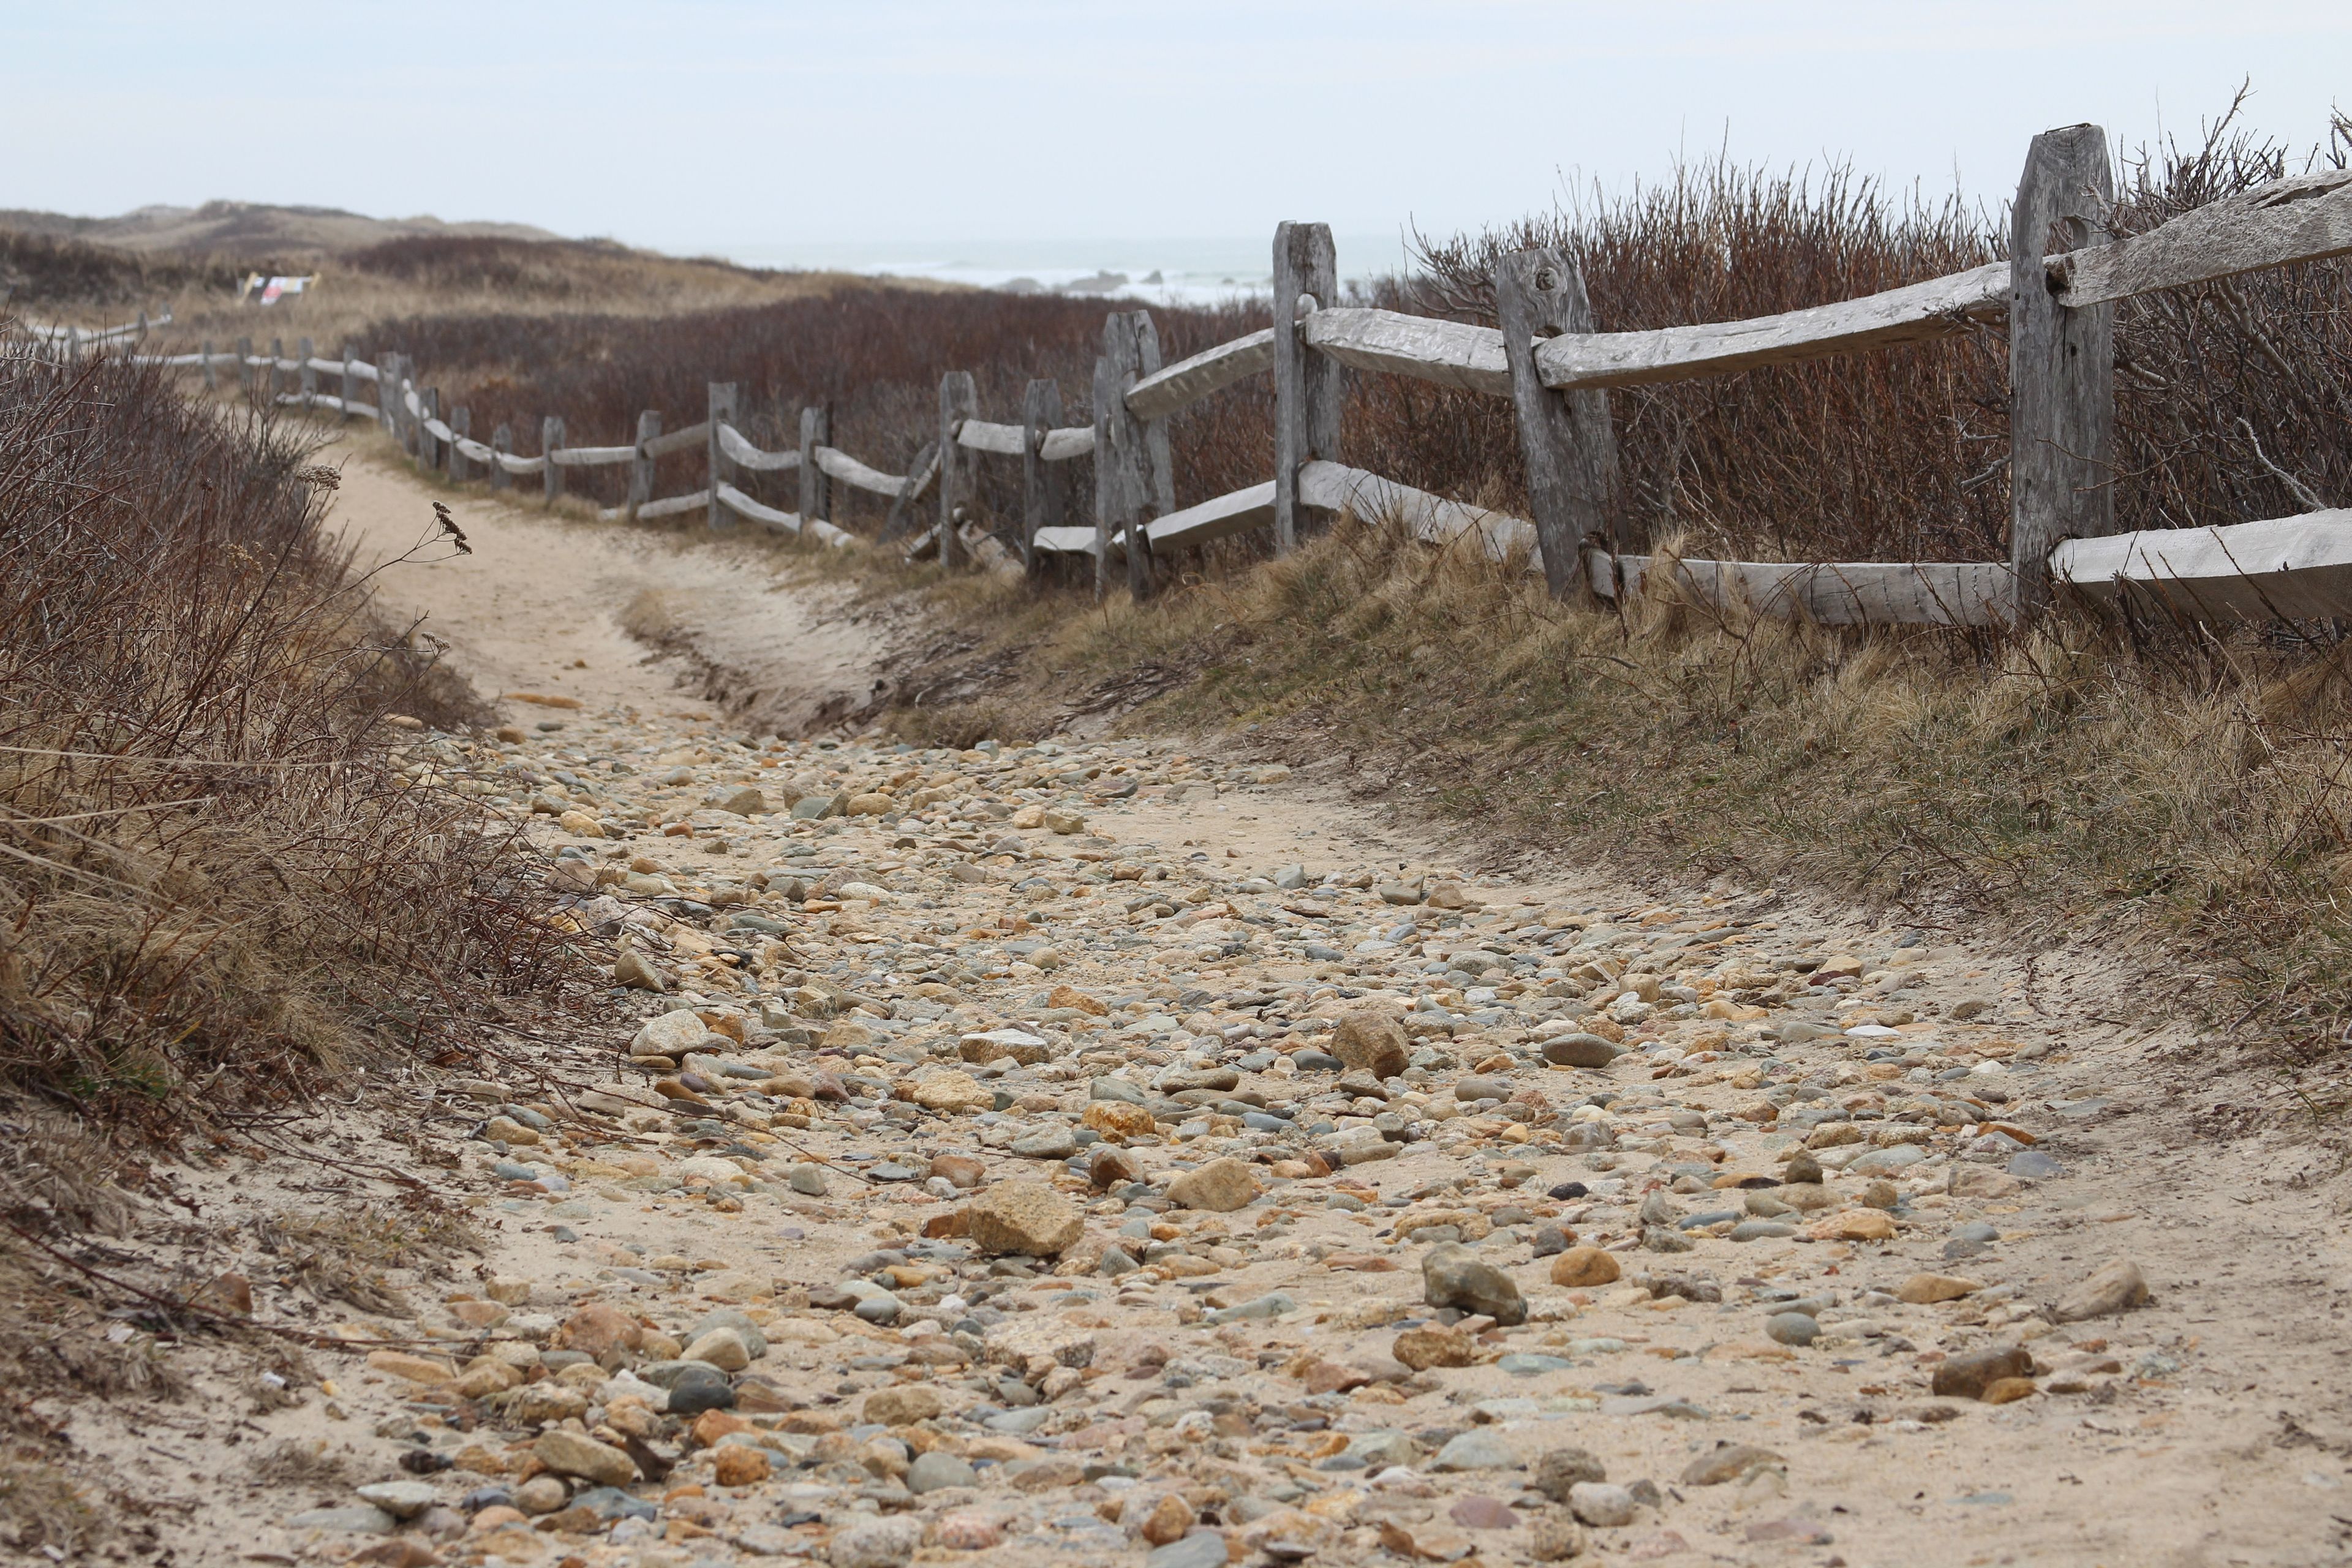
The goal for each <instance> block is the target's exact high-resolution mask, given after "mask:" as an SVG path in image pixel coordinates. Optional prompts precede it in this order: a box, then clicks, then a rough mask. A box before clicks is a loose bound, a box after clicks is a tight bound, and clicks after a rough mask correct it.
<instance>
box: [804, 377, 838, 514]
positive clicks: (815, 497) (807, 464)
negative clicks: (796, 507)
mask: <svg viewBox="0 0 2352 1568" xmlns="http://www.w3.org/2000/svg"><path fill="white" fill-rule="evenodd" d="M832 445H833V410H832V408H831V407H830V406H829V405H825V404H818V403H813V404H811V405H808V406H807V407H805V408H803V409H802V410H801V468H800V473H801V521H802V522H803V523H806V522H809V521H812V520H814V519H819V518H822V519H824V521H828V522H829V521H832V514H833V476H832V475H830V474H828V473H826V472H825V471H824V468H821V467H819V466H818V463H817V460H816V449H817V448H818V447H830V446H832Z"/></svg>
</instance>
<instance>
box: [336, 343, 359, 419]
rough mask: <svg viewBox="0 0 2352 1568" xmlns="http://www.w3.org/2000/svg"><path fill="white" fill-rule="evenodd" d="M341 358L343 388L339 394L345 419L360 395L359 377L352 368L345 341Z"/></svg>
mask: <svg viewBox="0 0 2352 1568" xmlns="http://www.w3.org/2000/svg"><path fill="white" fill-rule="evenodd" d="M342 358H343V388H342V391H341V394H340V395H341V398H342V400H343V417H344V418H345V419H349V418H350V417H351V416H352V407H353V405H356V404H357V403H358V402H359V396H360V378H359V375H358V374H357V373H356V372H354V371H353V370H352V345H351V344H349V343H345V344H344V345H343V355H342Z"/></svg>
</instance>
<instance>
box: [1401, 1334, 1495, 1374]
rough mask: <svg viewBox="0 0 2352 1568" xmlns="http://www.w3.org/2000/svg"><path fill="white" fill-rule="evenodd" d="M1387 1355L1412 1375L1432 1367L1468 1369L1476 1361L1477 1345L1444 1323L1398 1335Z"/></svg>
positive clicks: (1466, 1335)
mask: <svg viewBox="0 0 2352 1568" xmlns="http://www.w3.org/2000/svg"><path fill="white" fill-rule="evenodd" d="M1389 1353H1390V1354H1391V1355H1392V1356H1394V1357H1396V1359H1397V1360H1398V1361H1400V1362H1402V1363H1404V1364H1405V1365H1406V1366H1408V1367H1410V1368H1412V1370H1413V1371H1415V1372H1426V1371H1427V1370H1428V1369H1429V1368H1431V1367H1433V1366H1469V1365H1471V1364H1473V1363H1475V1362H1476V1361H1477V1359H1478V1345H1477V1342H1476V1341H1475V1340H1473V1339H1472V1338H1471V1337H1470V1336H1469V1335H1468V1334H1465V1333H1464V1332H1463V1331H1461V1330H1459V1329H1456V1328H1449V1327H1448V1326H1446V1325H1445V1324H1444V1323H1423V1324H1422V1325H1421V1326H1420V1327H1419V1328H1413V1329H1407V1330H1405V1331H1404V1332H1402V1333H1401V1334H1399V1335H1397V1337H1396V1343H1395V1344H1394V1345H1393V1346H1391V1348H1390V1351H1389Z"/></svg>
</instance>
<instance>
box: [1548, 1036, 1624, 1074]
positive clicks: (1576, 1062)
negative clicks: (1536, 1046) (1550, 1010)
mask: <svg viewBox="0 0 2352 1568" xmlns="http://www.w3.org/2000/svg"><path fill="white" fill-rule="evenodd" d="M1541 1049H1542V1051H1543V1058H1544V1060H1546V1061H1548V1062H1551V1063H1554V1064H1556V1065H1558V1066H1560V1067H1571V1068H1596V1069H1597V1068H1605V1067H1607V1066H1609V1065H1610V1064H1611V1063H1612V1062H1614V1061H1615V1060H1616V1059H1617V1058H1619V1057H1621V1056H1623V1055H1624V1054H1625V1048H1624V1047H1622V1046H1619V1045H1615V1044H1612V1042H1611V1041H1609V1040H1608V1039H1607V1038H1605V1037H1602V1036H1600V1035H1581V1034H1580V1035H1561V1036H1559V1037H1555V1038H1552V1039H1549V1040H1546V1041H1545V1042H1544V1043H1543V1045H1542V1047H1541Z"/></svg>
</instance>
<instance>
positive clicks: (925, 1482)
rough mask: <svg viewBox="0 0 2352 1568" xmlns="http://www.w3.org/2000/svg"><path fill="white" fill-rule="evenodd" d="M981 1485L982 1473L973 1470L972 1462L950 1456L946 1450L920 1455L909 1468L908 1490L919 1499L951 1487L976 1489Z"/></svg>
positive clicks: (937, 1449) (933, 1450) (939, 1449)
mask: <svg viewBox="0 0 2352 1568" xmlns="http://www.w3.org/2000/svg"><path fill="white" fill-rule="evenodd" d="M979 1484H980V1472H979V1471H977V1470H975V1469H973V1468H971V1461H969V1460H967V1459H964V1458H960V1457H958V1456H957V1455H954V1454H950V1453H949V1452H948V1451H947V1450H946V1449H945V1448H934V1449H932V1450H931V1451H930V1452H929V1453H928V1454H919V1455H917V1456H916V1457H915V1462H914V1463H913V1464H912V1465H910V1466H908V1468H907V1489H908V1491H910V1492H913V1493H914V1494H915V1495H916V1496H918V1497H920V1496H921V1495H922V1494H923V1493H925V1492H935V1491H940V1490H943V1489H946V1488H949V1487H976V1486H978V1485H979Z"/></svg>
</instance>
